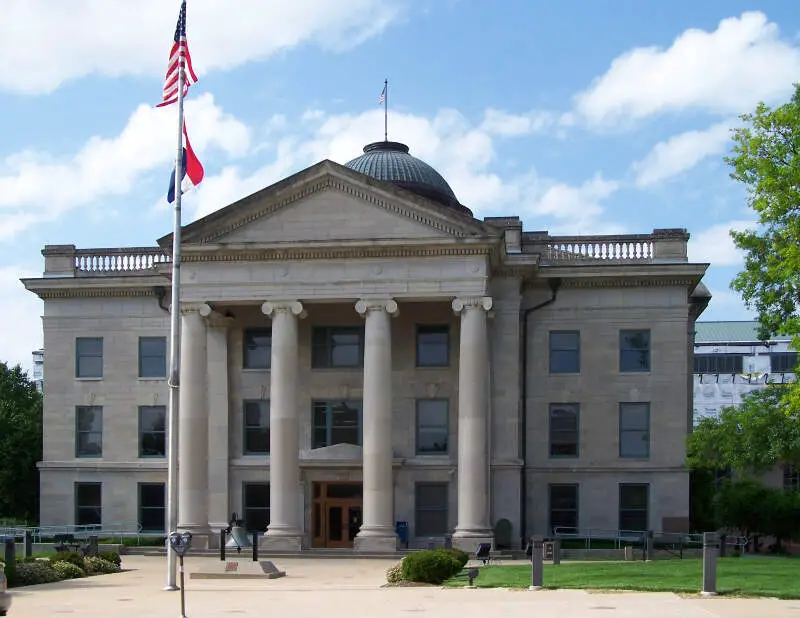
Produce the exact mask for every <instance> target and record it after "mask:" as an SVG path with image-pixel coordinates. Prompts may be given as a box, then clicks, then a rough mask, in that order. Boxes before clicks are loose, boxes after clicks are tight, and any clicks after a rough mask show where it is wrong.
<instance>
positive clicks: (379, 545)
mask: <svg viewBox="0 0 800 618" xmlns="http://www.w3.org/2000/svg"><path fill="white" fill-rule="evenodd" d="M353 550H354V551H356V552H358V553H362V554H393V553H394V552H396V551H397V535H395V534H394V533H393V534H392V535H391V536H357V537H356V538H355V539H354V540H353Z"/></svg>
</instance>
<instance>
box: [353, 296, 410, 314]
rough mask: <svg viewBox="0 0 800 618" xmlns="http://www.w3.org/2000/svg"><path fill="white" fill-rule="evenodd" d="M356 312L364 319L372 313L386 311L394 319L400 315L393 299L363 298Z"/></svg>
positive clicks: (357, 305)
mask: <svg viewBox="0 0 800 618" xmlns="http://www.w3.org/2000/svg"><path fill="white" fill-rule="evenodd" d="M356 311H357V312H358V313H359V314H361V315H362V316H364V317H366V315H367V314H368V313H369V312H370V311H385V312H386V313H388V314H389V315H390V316H392V317H395V316H396V315H398V314H399V313H400V311H399V309H398V307H397V302H396V301H395V300H394V299H393V298H362V299H360V300H359V301H358V302H357V303H356Z"/></svg>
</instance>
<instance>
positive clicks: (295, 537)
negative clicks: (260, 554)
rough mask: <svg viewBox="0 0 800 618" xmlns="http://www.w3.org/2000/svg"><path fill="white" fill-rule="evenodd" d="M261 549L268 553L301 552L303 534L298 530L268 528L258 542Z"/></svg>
mask: <svg viewBox="0 0 800 618" xmlns="http://www.w3.org/2000/svg"><path fill="white" fill-rule="evenodd" d="M258 547H259V549H264V550H266V551H282V552H283V551H286V552H299V551H302V550H303V533H302V532H301V531H300V530H298V529H296V528H279V529H277V530H275V529H274V528H272V527H269V528H267V532H266V534H264V536H262V537H260V539H259V541H258Z"/></svg>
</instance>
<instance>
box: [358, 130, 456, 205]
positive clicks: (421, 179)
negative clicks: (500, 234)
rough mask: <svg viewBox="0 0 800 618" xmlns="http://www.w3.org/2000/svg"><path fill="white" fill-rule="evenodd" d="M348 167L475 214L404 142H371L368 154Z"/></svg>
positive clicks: (438, 174) (366, 152) (365, 153)
mask: <svg viewBox="0 0 800 618" xmlns="http://www.w3.org/2000/svg"><path fill="white" fill-rule="evenodd" d="M345 167H349V168H350V169H351V170H355V171H356V172H361V173H362V174H365V175H367V176H371V177H372V178H376V179H377V180H384V181H386V182H391V183H393V184H395V185H397V186H399V187H402V188H403V189H406V190H408V191H411V192H413V193H416V194H417V195H421V196H422V197H426V198H428V199H431V200H434V201H436V202H439V203H440V204H444V205H445V206H451V207H453V208H456V209H458V210H461V211H462V212H465V213H467V214H469V215H472V211H470V210H469V209H468V208H467V207H466V206H463V205H462V204H460V203H459V201H458V199H457V198H456V194H455V193H453V190H452V189H451V188H450V185H449V184H447V181H446V180H445V179H444V178H443V177H442V175H441V174H440V173H439V172H437V171H436V170H435V169H433V168H432V167H431V166H430V165H428V164H427V163H425V161H422V160H420V159H417V158H416V157H412V156H411V155H410V154H409V152H408V146H406V145H405V144H401V143H400V142H389V141H383V142H374V143H372V144H367V145H366V146H364V154H362V155H361V156H360V157H356V158H355V159H353V160H352V161H348V162H347V163H345Z"/></svg>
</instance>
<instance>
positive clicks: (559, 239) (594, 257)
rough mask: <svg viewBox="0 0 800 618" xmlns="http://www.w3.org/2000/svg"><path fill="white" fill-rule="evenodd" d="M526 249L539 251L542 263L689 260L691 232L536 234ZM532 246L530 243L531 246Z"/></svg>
mask: <svg viewBox="0 0 800 618" xmlns="http://www.w3.org/2000/svg"><path fill="white" fill-rule="evenodd" d="M532 236H533V237H532V238H531V237H529V238H526V239H525V241H527V242H525V241H523V243H524V244H528V243H530V244H531V245H533V246H531V247H530V249H527V248H526V251H525V252H526V253H527V252H535V253H539V254H540V256H541V258H540V259H541V263H543V264H550V265H566V264H572V263H576V264H577V263H587V262H600V263H618V264H628V263H640V264H642V263H644V264H648V263H649V264H652V263H658V262H662V263H665V262H686V261H687V260H688V255H687V244H688V241H689V234H688V233H687V232H686V230H683V229H657V230H653V233H652V234H620V235H609V236H550V235H547V234H543V235H538V234H533V235H532ZM529 246H530V245H529Z"/></svg>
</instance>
